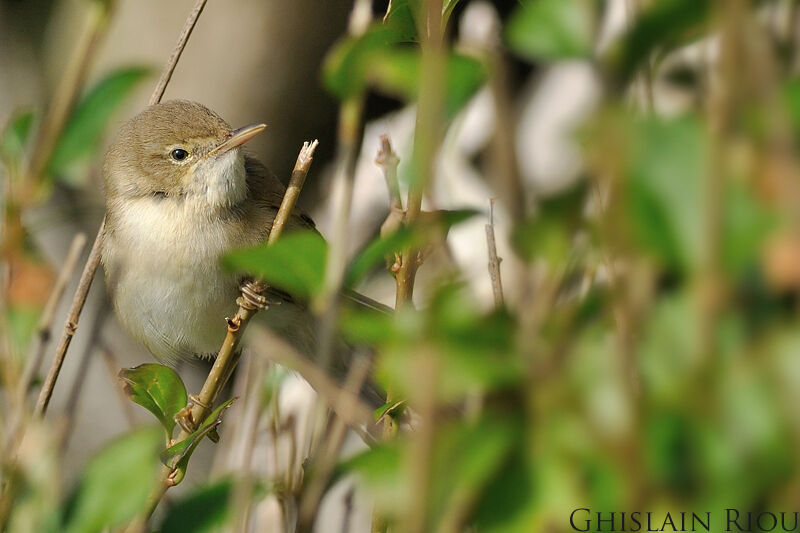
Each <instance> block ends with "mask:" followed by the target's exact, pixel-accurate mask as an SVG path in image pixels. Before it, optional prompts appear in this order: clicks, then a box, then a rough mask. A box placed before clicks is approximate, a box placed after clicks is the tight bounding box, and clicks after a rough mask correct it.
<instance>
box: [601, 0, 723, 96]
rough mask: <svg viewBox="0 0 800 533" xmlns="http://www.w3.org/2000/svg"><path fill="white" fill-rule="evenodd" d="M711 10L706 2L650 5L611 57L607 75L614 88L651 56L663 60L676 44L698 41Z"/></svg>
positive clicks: (672, 1) (680, 0)
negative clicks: (613, 81) (614, 84)
mask: <svg viewBox="0 0 800 533" xmlns="http://www.w3.org/2000/svg"><path fill="white" fill-rule="evenodd" d="M710 7H711V2H709V0H662V1H660V2H653V3H652V4H650V5H649V6H648V7H647V8H646V9H645V10H644V12H643V13H642V14H641V15H639V16H638V17H637V18H636V21H635V23H634V24H633V25H632V26H631V28H630V29H629V30H628V31H627V33H626V34H625V36H624V37H623V38H622V39H621V41H620V42H619V43H618V44H617V47H616V48H615V49H614V50H613V51H612V53H611V55H610V58H609V66H610V72H611V75H612V78H613V79H614V80H615V81H616V83H617V86H618V87H622V86H624V85H626V84H627V83H629V82H630V80H631V79H632V77H633V75H634V74H635V73H636V72H637V71H638V69H639V68H641V67H642V66H643V65H644V64H645V63H646V62H647V61H649V60H650V59H652V57H653V54H654V53H658V54H660V55H661V56H662V57H663V55H665V54H666V53H667V52H669V51H671V50H674V49H675V48H677V47H678V46H679V45H682V44H685V43H686V42H688V41H690V40H692V39H697V38H700V37H701V33H700V30H701V29H702V27H703V25H704V24H705V22H706V21H707V19H708V16H709V13H710V11H711V9H710Z"/></svg>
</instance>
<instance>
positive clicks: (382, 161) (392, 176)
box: [375, 135, 403, 211]
mask: <svg viewBox="0 0 800 533" xmlns="http://www.w3.org/2000/svg"><path fill="white" fill-rule="evenodd" d="M375 163H376V164H377V165H378V166H379V167H381V170H383V177H384V179H385V180H386V188H387V189H388V190H389V207H390V208H391V209H397V210H400V211H402V210H403V199H402V198H401V197H400V182H399V180H398V179H397V166H398V165H399V164H400V159H399V158H398V157H397V154H396V153H394V150H392V143H391V141H390V140H389V136H388V135H381V146H380V148H379V149H378V155H377V156H375Z"/></svg>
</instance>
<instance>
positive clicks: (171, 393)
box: [119, 363, 189, 441]
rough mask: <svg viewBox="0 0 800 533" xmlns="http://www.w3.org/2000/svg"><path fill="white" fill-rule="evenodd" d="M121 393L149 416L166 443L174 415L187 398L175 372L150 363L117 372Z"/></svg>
mask: <svg viewBox="0 0 800 533" xmlns="http://www.w3.org/2000/svg"><path fill="white" fill-rule="evenodd" d="M119 379H120V382H121V383H122V390H123V391H125V394H127V395H128V397H129V398H130V399H131V401H133V402H135V403H138V404H139V405H141V406H142V407H144V408H145V409H147V410H148V411H150V412H151V413H153V414H154V415H155V416H156V418H158V421H159V422H161V425H162V426H164V429H165V430H166V432H167V441H169V439H171V438H172V432H173V430H174V429H175V415H176V414H178V411H180V410H181V409H183V408H184V407H186V404H187V402H188V401H189V398H188V396H187V394H186V387H185V386H184V384H183V381H181V378H180V376H178V374H177V372H175V371H174V370H173V369H171V368H169V367H168V366H164V365H157V364H153V363H148V364H143V365H139V366H137V367H134V368H124V369H122V370H120V371H119Z"/></svg>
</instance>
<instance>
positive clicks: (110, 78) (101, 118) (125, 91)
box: [48, 67, 150, 184]
mask: <svg viewBox="0 0 800 533" xmlns="http://www.w3.org/2000/svg"><path fill="white" fill-rule="evenodd" d="M149 75H150V70H149V69H147V68H143V67H130V68H123V69H120V70H117V71H114V72H112V73H111V74H109V75H107V76H106V77H105V78H103V79H102V80H100V81H99V82H98V83H97V85H95V86H94V87H93V88H92V89H90V90H89V91H88V93H87V94H86V95H85V96H84V97H83V98H82V99H81V101H80V102H78V104H77V105H76V107H75V110H74V111H73V112H72V115H71V116H70V118H69V120H68V121H67V125H66V127H65V128H64V131H63V132H62V133H61V136H60V137H59V139H58V143H57V144H56V146H55V148H54V150H53V155H52V156H51V158H50V163H49V167H48V172H49V173H50V174H51V175H52V176H55V177H58V178H59V179H62V180H65V181H67V182H69V183H72V184H81V183H83V182H84V180H85V177H86V172H85V170H86V166H87V165H88V164H89V163H90V162H91V161H93V160H94V157H95V155H96V154H97V150H98V148H99V146H100V140H101V137H102V135H103V132H104V131H105V130H106V127H107V126H108V123H109V121H110V119H111V116H112V114H113V113H114V112H115V111H116V110H117V109H118V108H119V107H120V105H122V103H123V102H125V100H126V99H127V98H128V97H129V96H130V95H131V94H132V92H133V90H134V89H135V88H136V87H137V86H138V85H139V84H140V83H141V82H142V81H144V80H145V79H147V77H148V76H149Z"/></svg>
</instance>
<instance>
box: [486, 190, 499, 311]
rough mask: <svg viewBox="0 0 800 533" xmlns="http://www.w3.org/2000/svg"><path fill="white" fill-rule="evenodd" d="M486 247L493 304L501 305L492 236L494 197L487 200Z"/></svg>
mask: <svg viewBox="0 0 800 533" xmlns="http://www.w3.org/2000/svg"><path fill="white" fill-rule="evenodd" d="M486 247H487V248H488V250H489V276H490V277H491V278H492V291H493V292H494V305H495V306H496V307H503V281H502V279H501V278H500V261H502V259H501V258H499V257H497V244H496V243H495V238H494V198H491V199H490V200H489V223H488V224H486Z"/></svg>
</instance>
